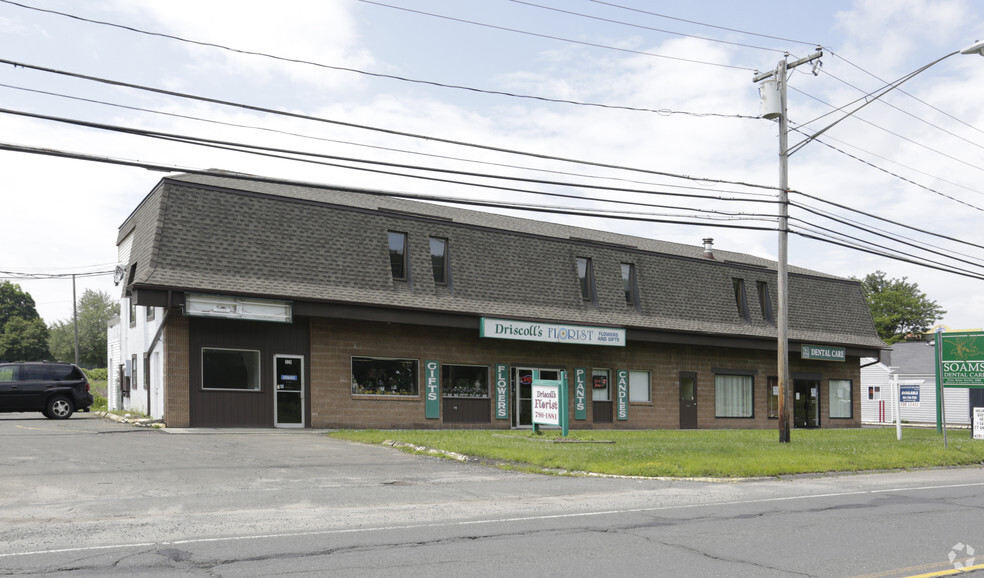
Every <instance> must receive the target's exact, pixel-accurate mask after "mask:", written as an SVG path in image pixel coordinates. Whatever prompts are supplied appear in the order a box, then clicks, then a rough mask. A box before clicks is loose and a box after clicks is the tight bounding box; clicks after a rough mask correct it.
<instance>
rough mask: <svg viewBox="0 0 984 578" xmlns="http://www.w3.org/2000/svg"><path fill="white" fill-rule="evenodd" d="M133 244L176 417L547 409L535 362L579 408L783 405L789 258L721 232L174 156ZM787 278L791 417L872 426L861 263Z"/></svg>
mask: <svg viewBox="0 0 984 578" xmlns="http://www.w3.org/2000/svg"><path fill="white" fill-rule="evenodd" d="M118 247H119V254H120V263H121V266H122V268H121V272H122V275H121V277H122V279H121V287H122V290H123V291H122V296H123V300H124V306H123V307H121V320H120V323H119V327H120V331H126V329H127V328H128V327H130V328H131V329H132V330H133V331H135V332H137V333H139V335H140V336H141V337H140V338H139V339H129V340H126V343H128V344H130V345H129V346H127V345H123V346H121V347H120V348H119V349H120V351H119V353H118V356H119V357H118V359H119V360H120V361H118V362H117V363H118V367H117V368H116V371H115V372H114V373H115V374H117V375H118V376H120V377H119V379H118V381H119V382H121V383H125V379H124V378H128V379H129V383H130V386H129V387H130V392H131V396H132V391H133V388H134V387H138V388H143V389H140V390H139V391H141V392H148V393H146V394H141V398H140V399H141V403H143V402H142V400H143V397H142V396H143V395H146V400H147V413H150V414H151V415H154V416H155V417H162V418H163V419H164V421H165V422H166V424H167V425H168V427H187V426H217V427H224V426H228V427H314V428H327V427H374V428H503V429H505V428H523V427H530V425H531V417H530V416H531V381H532V378H533V372H534V370H539V372H540V375H541V378H544V379H549V378H554V377H558V376H559V375H560V372H566V375H567V376H568V380H569V384H570V391H571V397H570V400H569V402H568V404H569V412H570V417H571V428H573V429H579V428H580V429H584V428H629V429H640V428H767V427H775V424H776V422H775V419H774V418H775V417H776V415H777V413H778V412H777V407H776V401H777V396H776V386H775V384H776V365H777V363H776V327H775V315H776V312H775V304H776V302H777V295H776V267H775V263H774V262H771V261H768V260H765V259H761V258H758V257H754V256H751V255H745V254H741V253H737V252H729V251H719V250H716V249H714V247H713V246H712V245H711V242H710V240H707V242H706V243H705V244H704V245H700V244H695V245H693V246H690V245H682V244H676V243H667V242H662V241H657V240H653V239H647V238H640V237H633V236H627V235H620V234H615V233H611V232H604V231H598V230H592V229H586V228H578V227H572V226H566V225H559V224H552V223H545V222H539V221H535V220H529V219H520V218H515V217H507V216H502V215H497V214H492V213H486V212H480V211H474V210H466V209H460V208H454V207H449V206H445V205H440V204H434V203H428V202H421V201H415V200H409V199H406V198H400V197H399V195H394V194H391V193H385V192H382V191H371V190H354V189H343V188H338V187H328V186H319V185H313V184H306V183H284V182H273V181H268V180H264V179H259V178H255V177H249V176H245V175H230V174H227V173H214V174H198V175H194V174H186V175H178V176H173V177H167V178H164V179H163V180H161V181H160V183H159V184H158V185H157V186H156V187H155V188H154V189H153V190H152V191H151V192H150V193H149V194H148V195H147V196H146V198H144V200H143V201H142V202H141V203H140V205H139V206H138V207H137V208H136V209H135V210H134V212H133V213H132V214H131V215H130V217H129V218H127V220H126V222H124V223H123V225H122V227H121V228H120V231H119V240H118ZM789 299H790V307H789V325H790V332H789V336H790V369H791V374H792V380H793V382H792V389H793V395H794V407H795V413H794V425H795V426H796V427H858V426H859V425H860V424H861V412H860V400H861V398H860V395H861V392H860V383H861V382H860V369H859V359H860V358H861V357H871V356H877V355H878V352H879V350H880V349H881V348H883V347H884V344H883V343H882V342H881V341H880V340H879V339H878V336H877V334H876V333H875V329H874V325H873V323H872V320H871V316H870V314H869V312H868V309H867V306H866V304H865V301H864V298H863V295H862V292H861V287H860V284H859V283H858V282H856V281H852V280H849V279H843V278H839V277H836V276H833V275H828V274H824V273H820V272H816V271H810V270H806V269H800V268H795V267H794V268H791V271H790V274H789ZM148 316H149V317H150V323H151V324H152V326H151V327H152V328H144V329H140V326H141V324H144V323H147V319H148ZM804 346H808V347H806V348H805V349H804ZM128 348H129V350H125V349H128ZM158 355H159V358H158V357H157V356H158ZM155 359H159V362H160V365H159V366H157V365H155V361H154V360H155ZM145 360H147V361H145ZM128 366H129V369H128V368H127V367H128ZM157 367H159V368H160V371H159V372H158V371H157ZM148 375H149V377H150V379H147V376H148ZM154 380H159V381H160V383H159V384H158V383H155V382H154ZM116 387H120V385H119V384H117V386H116ZM158 390H159V395H158V394H156V393H154V392H156V391H158ZM117 393H118V394H119V398H118V399H119V400H121V402H122V401H123V400H125V399H126V398H125V396H124V395H123V392H122V388H120V391H119V392H117ZM111 397H112V394H111ZM129 399H130V400H131V401H130V402H128V403H132V400H133V398H132V397H130V398H129Z"/></svg>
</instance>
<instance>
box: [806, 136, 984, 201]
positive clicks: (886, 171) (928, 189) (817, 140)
mask: <svg viewBox="0 0 984 578" xmlns="http://www.w3.org/2000/svg"><path fill="white" fill-rule="evenodd" d="M815 142H817V143H819V144H822V145H823V146H825V147H827V148H829V149H831V150H834V151H837V152H839V153H840V154H842V155H844V156H846V157H848V158H852V159H854V160H856V161H858V162H859V163H863V164H865V165H868V166H869V167H871V168H873V169H875V170H878V171H881V172H883V173H885V174H887V175H890V176H893V177H895V178H897V179H899V180H900V181H903V182H906V183H909V184H910V185H913V186H916V187H919V188H920V189H923V190H925V191H928V192H930V193H933V194H936V195H939V196H941V197H943V198H944V199H948V200H951V201H953V202H955V203H959V204H961V205H964V206H966V207H969V208H971V209H974V210H975V211H982V212H984V208H981V207H978V206H977V205H974V204H971V203H968V202H967V201H964V200H961V199H958V198H956V197H954V196H952V195H948V194H946V193H943V192H940V191H938V190H936V189H934V188H932V187H927V186H926V185H924V184H922V183H917V182H916V181H913V180H912V179H909V178H906V177H903V176H902V175H900V174H898V173H893V172H892V171H890V170H888V169H884V168H882V167H879V166H878V165H876V164H874V163H871V162H869V161H866V160H864V159H862V158H860V157H858V156H856V155H852V154H851V153H849V152H847V151H845V150H842V149H839V148H837V147H835V146H833V145H831V144H829V143H826V142H824V141H823V140H821V139H816V141H815ZM934 178H935V177H934ZM941 180H942V179H941ZM944 182H945V181H944ZM950 184H953V183H950ZM958 186H959V185H958ZM964 188H966V187H964ZM968 190H971V191H973V189H968ZM973 192H975V193H978V194H984V193H981V192H980V191H973Z"/></svg>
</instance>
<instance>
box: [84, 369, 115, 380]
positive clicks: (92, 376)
mask: <svg viewBox="0 0 984 578" xmlns="http://www.w3.org/2000/svg"><path fill="white" fill-rule="evenodd" d="M82 371H84V372H85V375H86V376H87V377H88V378H89V381H106V379H107V378H108V376H109V371H108V370H107V369H106V368H105V367H97V368H96V369H83V370H82Z"/></svg>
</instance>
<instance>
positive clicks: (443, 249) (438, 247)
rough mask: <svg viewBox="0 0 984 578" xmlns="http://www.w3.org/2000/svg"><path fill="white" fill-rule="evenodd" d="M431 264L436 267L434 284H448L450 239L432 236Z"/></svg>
mask: <svg viewBox="0 0 984 578" xmlns="http://www.w3.org/2000/svg"><path fill="white" fill-rule="evenodd" d="M430 254H431V266H432V268H433V269H434V284H435V285H447V284H448V281H449V277H450V275H449V270H448V240H447V239H442V238H440V237H431V238H430Z"/></svg>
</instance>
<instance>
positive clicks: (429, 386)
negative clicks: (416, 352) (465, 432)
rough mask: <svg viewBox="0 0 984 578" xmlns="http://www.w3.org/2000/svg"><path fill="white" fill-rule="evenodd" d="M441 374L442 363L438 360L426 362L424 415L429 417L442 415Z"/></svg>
mask: <svg viewBox="0 0 984 578" xmlns="http://www.w3.org/2000/svg"><path fill="white" fill-rule="evenodd" d="M440 375H441V364H440V363H438V362H436V361H425V362H424V417H425V418H427V419H437V418H439V417H441V399H440V398H441V396H440V389H441V387H440V383H441V378H440ZM418 411H419V410H418ZM417 415H420V414H417Z"/></svg>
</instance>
